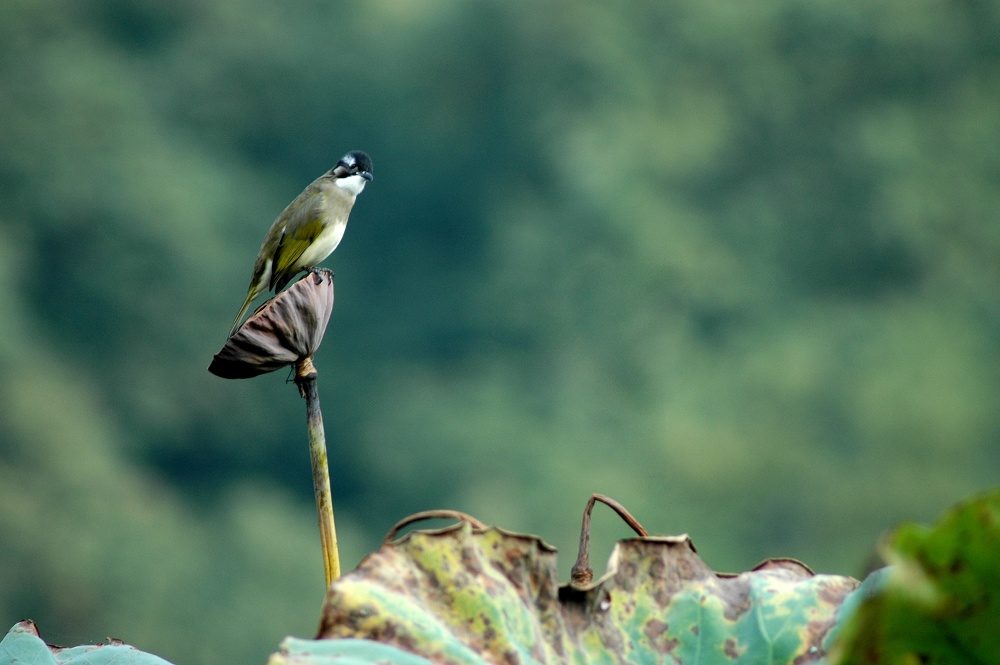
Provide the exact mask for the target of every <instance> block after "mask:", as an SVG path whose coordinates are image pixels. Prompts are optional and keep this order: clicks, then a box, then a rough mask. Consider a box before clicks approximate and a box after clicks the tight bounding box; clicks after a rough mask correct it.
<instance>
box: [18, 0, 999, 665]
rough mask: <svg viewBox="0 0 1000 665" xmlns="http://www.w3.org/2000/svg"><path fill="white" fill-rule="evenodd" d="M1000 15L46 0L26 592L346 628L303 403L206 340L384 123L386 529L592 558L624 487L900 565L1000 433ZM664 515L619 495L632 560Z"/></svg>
mask: <svg viewBox="0 0 1000 665" xmlns="http://www.w3.org/2000/svg"><path fill="white" fill-rule="evenodd" d="M997 35H1000V3H998V2H986V1H975V0H958V1H956V2H949V3H944V2H919V3H914V2H912V0H878V1H875V2H872V1H871V0H836V1H834V0H757V1H755V2H752V3H747V2H739V1H736V0H719V1H718V2H702V3H696V2H683V1H681V0H659V1H657V2H639V3H632V4H628V5H615V4H608V3H605V2H598V1H595V0H574V1H573V2H542V3H538V2H525V1H512V0H508V1H506V2H488V1H482V2H458V1H455V0H442V1H440V2H426V1H422V0H421V1H411V2H402V1H396V2H392V1H388V0H369V1H368V2H339V1H331V0H325V1H322V2H320V1H317V0H301V1H296V2H292V3H279V2H264V1H261V0H226V1H223V0H211V1H196V0H177V1H175V2H159V1H157V0H48V1H47V2H31V1H29V0H6V1H5V2H4V3H3V4H2V6H0V204H2V205H0V231H2V239H0V279H2V283H3V285H4V287H3V289H0V372H2V376H3V381H2V384H0V617H4V618H6V625H8V626H9V625H12V624H13V623H14V622H15V621H17V620H19V619H22V618H27V617H30V618H34V619H36V620H37V621H38V622H39V623H40V626H41V629H42V631H43V635H44V636H45V637H47V638H48V639H49V640H50V641H55V642H58V643H64V644H65V643H68V644H76V643H85V642H89V641H94V640H100V639H103V638H104V637H105V636H106V635H113V636H116V637H120V638H123V639H125V640H127V641H129V642H131V643H133V644H135V645H137V646H139V647H140V648H142V649H144V650H147V651H152V652H155V653H158V654H160V655H162V656H164V657H166V658H168V659H170V660H172V661H174V662H177V663H179V664H183V663H200V664H214V663H229V662H237V661H240V662H263V661H264V659H265V658H266V655H267V654H268V653H269V652H270V651H272V650H274V649H275V648H276V646H277V643H278V641H279V640H280V639H281V638H282V637H283V636H285V635H287V634H295V635H298V636H311V635H312V634H313V631H314V630H315V625H316V622H317V621H318V618H319V607H320V603H321V601H322V596H323V589H322V566H321V564H320V560H319V538H318V532H317V529H316V525H315V519H316V518H315V510H314V507H313V505H312V489H311V484H310V483H311V481H310V474H309V461H308V453H307V446H306V440H305V409H304V404H303V402H302V401H301V400H300V398H299V397H298V395H297V394H296V392H295V388H294V387H293V386H291V385H287V384H286V383H285V382H284V380H283V379H284V377H283V376H280V375H270V376H267V377H263V378H260V379H256V380H253V381H245V382H232V381H223V380H220V379H218V378H216V377H214V376H211V375H210V374H208V372H207V371H206V369H205V368H206V367H207V365H208V362H209V360H210V359H211V357H212V355H213V354H214V353H215V352H216V351H217V350H218V349H219V348H220V347H221V345H222V343H223V341H224V338H225V334H226V331H227V330H228V328H229V324H230V321H231V319H232V316H233V315H234V314H235V312H236V309H237V308H238V306H239V304H240V302H241V300H242V298H243V295H244V293H245V289H246V285H247V282H248V280H249V276H250V268H251V265H252V263H253V259H254V257H255V256H256V252H257V249H258V247H259V243H260V241H261V239H262V238H263V234H264V232H265V231H266V229H267V228H268V226H269V225H270V224H271V222H272V220H273V219H274V217H275V216H276V215H277V214H278V212H280V211H281V209H282V208H283V207H284V206H285V205H286V204H287V203H288V202H289V201H290V200H291V199H292V198H293V197H294V196H295V195H296V194H297V193H298V192H299V191H300V190H301V189H302V188H303V187H304V186H305V185H306V184H307V183H309V182H310V181H311V180H312V179H313V178H314V177H316V176H318V175H319V174H320V173H322V172H324V171H325V170H327V169H328V168H330V167H331V166H332V165H333V164H334V163H335V161H336V159H337V158H338V157H339V156H340V155H341V154H343V153H344V152H345V151H347V150H349V149H363V150H366V151H368V152H369V153H370V154H371V155H372V157H373V160H374V164H375V181H374V183H373V184H372V185H371V186H370V187H369V188H368V189H367V190H366V191H365V193H364V194H363V195H362V196H361V197H360V199H359V201H358V204H357V205H356V207H355V210H354V214H353V215H352V218H351V224H350V226H349V228H348V231H347V235H346V237H345V240H344V242H343V244H342V245H341V247H340V248H339V249H338V250H337V252H336V253H335V254H334V255H333V256H332V257H331V258H330V259H329V260H328V261H327V262H326V263H325V265H327V266H329V267H331V268H333V269H334V270H335V271H336V274H337V305H336V308H335V309H334V314H333V320H332V321H331V325H330V328H329V330H328V332H327V335H326V340H325V344H324V346H323V348H322V349H321V350H320V353H319V355H318V357H317V364H318V367H319V371H320V390H321V395H322V399H323V403H324V415H325V418H326V426H327V437H328V445H329V448H330V457H331V467H332V468H331V471H332V476H333V483H334V492H335V503H336V508H337V520H338V527H339V533H340V537H341V543H342V546H343V548H344V551H343V557H344V560H345V564H346V565H347V566H348V567H352V566H353V565H354V564H356V563H357V561H358V560H359V559H360V558H361V556H363V554H364V553H365V552H366V551H370V550H372V549H374V548H376V547H377V546H378V542H379V540H380V538H381V535H382V534H383V533H384V532H385V531H386V530H387V529H388V528H389V527H390V526H391V525H392V524H393V523H394V522H395V521H396V520H398V519H400V518H402V517H404V516H405V515H407V514H409V513H411V512H415V511H417V510H423V509H428V508H439V507H448V508H456V509H460V510H465V511H467V512H470V513H473V514H475V515H476V516H478V517H479V518H481V519H483V520H484V521H486V522H489V523H495V524H498V525H501V526H504V527H506V528H509V529H513V530H518V531H526V532H534V533H538V534H540V535H542V536H543V537H544V538H546V539H547V540H548V541H550V542H552V543H553V544H554V545H556V546H558V547H559V548H560V550H561V555H560V556H561V561H562V565H563V566H564V570H566V571H568V568H569V566H570V564H571V563H572V558H573V556H574V555H575V546H576V537H577V532H578V529H579V519H580V512H581V510H582V508H583V505H584V503H585V501H586V499H587V497H588V496H589V494H590V493H591V492H595V491H599V492H603V493H606V494H609V495H611V496H613V497H615V498H617V499H618V500H620V501H621V502H623V503H624V504H625V505H626V506H628V507H629V508H630V509H631V510H632V511H633V512H634V513H635V515H636V516H637V517H638V518H639V519H640V521H642V522H643V523H644V524H645V525H646V526H647V527H648V528H649V529H650V530H651V531H652V532H655V533H678V532H688V533H690V534H691V536H692V537H693V539H694V541H695V543H696V544H697V545H698V547H699V551H700V552H701V554H702V555H703V557H704V558H705V559H706V561H707V562H708V563H709V564H710V565H712V566H714V567H716V568H718V569H726V570H743V569H747V568H749V567H751V566H753V565H754V564H756V563H757V562H758V561H759V560H760V559H762V558H764V557H767V556H792V557H796V558H799V559H801V560H803V561H805V562H806V563H808V564H810V565H811V566H813V567H814V568H816V569H818V570H820V571H824V572H837V573H844V574H860V573H861V572H862V567H863V565H864V563H865V561H866V560H867V559H868V557H869V556H870V554H871V551H872V547H873V545H874V543H875V542H876V540H877V538H878V537H879V535H880V534H881V533H882V532H884V531H885V530H886V529H887V528H889V527H890V526H892V525H893V524H894V523H896V522H897V521H900V520H902V519H929V518H931V517H933V516H934V515H936V514H937V513H938V512H939V511H940V510H942V509H943V508H945V507H946V506H947V505H949V504H950V503H952V502H953V501H955V500H957V499H959V498H960V497H961V496H963V495H965V494H967V493H969V492H972V491H975V490H978V489H982V488H985V487H988V486H990V485H993V484H995V483H996V482H997V479H998V472H1000V408H998V403H1000V307H998V304H1000V303H998V282H1000V224H998V222H997V212H998V210H1000V40H998V37H997ZM599 510H600V509H599ZM626 535H628V534H627V530H626V529H625V528H624V527H623V526H621V525H619V524H617V523H616V522H615V520H612V519H611V518H610V517H609V516H608V515H607V514H605V516H603V517H602V516H600V515H598V518H597V525H596V532H595V542H594V552H593V559H594V561H595V563H596V564H598V565H597V568H598V570H597V572H598V574H599V573H600V572H601V566H600V562H601V561H602V560H603V558H604V557H605V556H606V554H607V553H608V552H610V549H611V545H612V543H613V541H614V539H616V538H619V537H623V536H626ZM4 630H6V628H4Z"/></svg>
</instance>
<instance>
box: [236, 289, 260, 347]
mask: <svg viewBox="0 0 1000 665" xmlns="http://www.w3.org/2000/svg"><path fill="white" fill-rule="evenodd" d="M256 297H257V294H256V293H254V291H253V289H251V290H250V293H248V294H247V299H246V300H244V301H243V306H242V307H240V313H239V314H237V315H236V320H234V321H233V329H232V330H230V331H229V336H230V337H232V336H233V335H235V334H236V331H237V330H238V329H239V327H240V322H241V321H242V320H243V315H244V314H246V313H247V309H249V308H250V303H252V302H253V299H254V298H256Z"/></svg>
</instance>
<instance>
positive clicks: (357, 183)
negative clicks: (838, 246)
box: [333, 175, 368, 196]
mask: <svg viewBox="0 0 1000 665" xmlns="http://www.w3.org/2000/svg"><path fill="white" fill-rule="evenodd" d="M367 182H368V181H367V180H365V179H364V178H362V177H361V176H359V175H349V176H347V177H346V178H337V179H336V180H334V181H333V184H335V185H336V186H337V187H340V188H341V189H343V190H346V191H348V192H350V193H351V194H352V195H353V196H357V195H358V194H360V193H361V190H362V189H364V188H365V184H366V183H367Z"/></svg>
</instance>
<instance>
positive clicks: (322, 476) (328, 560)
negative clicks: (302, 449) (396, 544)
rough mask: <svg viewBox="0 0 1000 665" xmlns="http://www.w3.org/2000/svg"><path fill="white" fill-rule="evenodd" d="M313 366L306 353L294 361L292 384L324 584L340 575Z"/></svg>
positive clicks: (315, 373)
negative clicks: (301, 420)
mask: <svg viewBox="0 0 1000 665" xmlns="http://www.w3.org/2000/svg"><path fill="white" fill-rule="evenodd" d="M316 377H317V372H316V366H315V365H313V362H312V358H311V357H307V358H304V359H302V360H301V361H299V362H298V363H296V365H295V384H296V385H297V386H298V387H299V393H300V394H301V395H302V397H304V398H305V400H306V426H307V428H308V431H309V458H310V460H311V462H312V474H313V490H314V491H315V493H316V512H317V513H318V514H319V536H320V543H321V544H322V546H323V570H324V572H325V574H326V587H327V588H330V584H331V583H333V581H334V580H336V579H338V578H339V577H340V553H339V551H338V549H337V529H336V526H335V525H334V521H333V495H332V493H331V491H330V468H329V464H328V461H327V455H326V434H325V433H324V431H323V412H322V411H321V410H320V406H319V389H318V388H317V386H316Z"/></svg>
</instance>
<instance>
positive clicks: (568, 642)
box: [272, 523, 858, 665]
mask: <svg viewBox="0 0 1000 665" xmlns="http://www.w3.org/2000/svg"><path fill="white" fill-rule="evenodd" d="M857 586H858V582H857V581H856V580H854V579H852V578H849V577H839V576H830V575H815V574H813V573H812V572H811V571H810V570H809V569H808V568H806V567H805V566H803V565H802V564H800V563H797V562H794V561H790V560H774V561H769V562H767V563H765V564H763V565H761V566H759V567H758V568H756V569H755V570H752V571H750V572H747V573H742V574H739V575H726V574H718V573H715V572H713V571H712V570H711V569H710V568H709V567H708V566H707V565H706V564H705V563H704V562H703V561H702V560H701V558H700V557H699V556H698V555H697V553H696V552H695V549H694V547H693V546H692V544H691V541H690V540H689V539H688V538H687V537H686V536H680V537H646V538H633V539H629V540H623V541H620V542H619V543H618V545H617V546H616V548H615V550H614V552H613V553H612V556H611V559H610V561H609V564H608V571H607V573H606V574H605V575H603V576H602V577H601V578H599V579H598V580H596V581H595V582H594V583H593V584H590V585H587V586H585V587H573V586H563V587H560V586H559V584H558V580H557V566H556V552H555V550H553V549H552V548H551V547H549V546H547V545H546V544H545V543H543V542H542V541H541V540H540V539H538V538H536V537H533V536H524V535H518V534H513V533H508V532H505V531H502V530H500V529H496V528H488V529H474V528H472V527H471V526H470V525H469V524H467V523H463V524H461V525H458V526H456V527H453V528H450V529H444V530H439V531H418V532H412V533H410V534H409V535H408V536H406V537H404V538H403V539H401V540H400V541H397V542H395V543H391V544H387V545H384V546H383V547H382V548H381V549H380V550H379V551H378V552H376V553H374V554H371V555H369V556H368V557H366V559H365V560H364V561H362V563H361V565H360V566H359V567H358V568H357V570H355V571H354V572H352V573H350V574H349V575H347V576H345V577H344V578H342V579H340V580H339V581H337V582H336V583H334V584H333V585H332V587H331V589H330V593H329V595H328V597H327V600H326V603H325V606H324V610H323V619H322V623H321V626H320V638H323V639H321V640H319V641H317V642H315V643H312V644H314V645H323V648H325V649H327V650H328V651H327V652H325V654H324V653H322V652H320V651H319V650H318V649H319V647H318V646H313V647H309V646H308V644H309V643H308V642H294V643H292V642H286V644H285V645H284V646H283V649H282V652H281V653H279V654H276V655H275V656H274V659H273V662H272V665H280V663H283V662H289V663H293V662H294V663H300V662H301V663H306V662H314V663H335V662H336V663H341V662H344V661H342V660H336V659H334V656H333V655H332V652H331V651H329V650H331V649H332V650H336V649H342V648H344V647H345V646H347V645H349V646H350V648H351V649H353V651H352V652H351V653H350V657H351V658H362V660H360V661H358V662H399V663H404V662H405V663H412V662H422V661H419V660H418V661H413V660H402V659H401V658H402V656H400V655H399V654H405V655H406V658H412V657H414V656H416V657H420V658H422V659H426V661H428V662H433V663H526V664H530V663H581V664H582V663H684V664H685V665H689V664H696V663H808V662H814V661H820V660H821V659H822V658H824V656H825V651H824V638H825V637H826V635H827V633H828V632H829V631H830V628H831V627H832V626H833V624H834V620H835V617H836V613H837V609H838V607H839V606H840V604H841V603H842V602H843V601H844V598H845V597H846V596H847V595H848V594H849V593H850V592H851V591H853V590H854V589H855V588H857ZM376 644H377V645H378V649H384V648H385V647H391V648H392V649H393V651H392V654H396V655H395V656H393V655H391V654H389V653H387V652H385V651H384V650H383V651H377V652H376V651H375V649H376V647H375V645H376ZM338 653H340V655H338V656H337V658H340V657H346V656H347V655H348V654H345V653H341V652H338ZM365 654H369V656H370V658H371V660H363V658H365V657H368V656H366V655H365Z"/></svg>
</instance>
